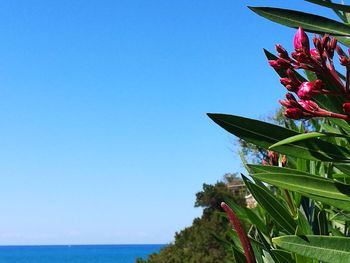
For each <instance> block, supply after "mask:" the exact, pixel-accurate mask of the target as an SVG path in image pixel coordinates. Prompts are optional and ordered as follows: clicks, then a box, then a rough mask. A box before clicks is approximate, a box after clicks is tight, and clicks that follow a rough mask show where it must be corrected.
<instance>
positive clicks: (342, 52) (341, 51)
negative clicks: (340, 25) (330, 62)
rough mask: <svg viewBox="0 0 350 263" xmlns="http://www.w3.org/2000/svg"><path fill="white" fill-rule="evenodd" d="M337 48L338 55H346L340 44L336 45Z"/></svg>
mask: <svg viewBox="0 0 350 263" xmlns="http://www.w3.org/2000/svg"><path fill="white" fill-rule="evenodd" d="M335 50H336V51H337V53H338V55H339V56H340V57H345V56H346V55H345V52H344V51H343V49H342V48H341V47H340V46H339V45H337V46H336V47H335Z"/></svg>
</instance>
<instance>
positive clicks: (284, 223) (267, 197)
mask: <svg viewBox="0 0 350 263" xmlns="http://www.w3.org/2000/svg"><path fill="white" fill-rule="evenodd" d="M242 178H243V180H244V182H245V184H246V186H247V187H248V189H249V191H250V193H251V194H252V195H253V196H254V198H255V200H256V201H257V202H258V203H259V205H261V206H262V207H263V208H264V209H265V210H266V211H267V213H269V214H270V216H271V217H272V218H273V219H274V221H275V222H276V223H277V224H278V225H279V226H280V227H281V228H282V229H284V230H285V231H286V232H287V233H289V234H294V233H295V229H296V223H295V221H294V219H293V218H292V217H291V215H290V213H289V211H288V209H287V208H286V207H285V206H284V205H283V204H282V203H281V202H280V201H279V200H278V199H277V198H276V197H275V196H274V195H273V194H272V193H271V191H268V190H267V189H265V188H263V187H261V186H258V185H256V184H254V183H252V182H251V181H249V180H248V179H247V178H246V177H244V176H242Z"/></svg>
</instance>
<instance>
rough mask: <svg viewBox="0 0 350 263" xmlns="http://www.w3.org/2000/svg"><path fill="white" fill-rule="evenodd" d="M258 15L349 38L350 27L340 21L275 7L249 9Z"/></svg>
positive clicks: (288, 24)
mask: <svg viewBox="0 0 350 263" xmlns="http://www.w3.org/2000/svg"><path fill="white" fill-rule="evenodd" d="M249 8H250V9H251V10H252V11H253V12H255V13H256V14H258V15H260V16H262V17H265V18H267V19H269V20H271V21H273V22H276V23H279V24H282V25H285V26H289V27H294V28H297V27H302V28H304V29H305V30H307V31H310V32H315V33H322V34H323V33H329V34H332V35H340V36H349V35H350V27H348V26H346V25H344V24H343V23H340V22H338V21H335V20H332V19H328V18H325V17H322V16H318V15H313V14H309V13H304V12H300V11H295V10H289V9H281V8H273V7H249Z"/></svg>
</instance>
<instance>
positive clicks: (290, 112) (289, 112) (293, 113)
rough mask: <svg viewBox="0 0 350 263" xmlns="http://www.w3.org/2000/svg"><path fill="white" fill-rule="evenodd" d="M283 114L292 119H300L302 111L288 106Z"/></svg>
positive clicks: (302, 115)
mask: <svg viewBox="0 0 350 263" xmlns="http://www.w3.org/2000/svg"><path fill="white" fill-rule="evenodd" d="M284 116H286V117H287V118H289V119H293V120H300V119H302V118H303V117H304V114H303V111H302V110H301V109H297V108H289V109H286V111H285V112H284Z"/></svg>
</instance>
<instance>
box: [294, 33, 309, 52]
mask: <svg viewBox="0 0 350 263" xmlns="http://www.w3.org/2000/svg"><path fill="white" fill-rule="evenodd" d="M294 49H295V51H304V52H305V53H309V50H310V42H309V38H308V36H307V35H306V33H305V32H304V30H303V29H302V28H301V27H299V28H298V31H297V33H296V34H295V36H294Z"/></svg>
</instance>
